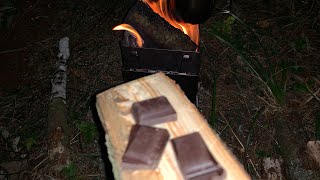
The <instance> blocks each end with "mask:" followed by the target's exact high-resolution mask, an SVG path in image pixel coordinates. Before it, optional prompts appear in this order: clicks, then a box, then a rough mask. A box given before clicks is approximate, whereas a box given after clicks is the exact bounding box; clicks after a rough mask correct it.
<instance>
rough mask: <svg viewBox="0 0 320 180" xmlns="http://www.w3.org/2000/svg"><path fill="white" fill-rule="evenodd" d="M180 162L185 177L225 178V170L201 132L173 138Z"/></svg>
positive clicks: (194, 178) (194, 179)
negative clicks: (208, 147) (213, 154)
mask: <svg viewBox="0 0 320 180" xmlns="http://www.w3.org/2000/svg"><path fill="white" fill-rule="evenodd" d="M172 144H173V148H174V150H175V153H176V157H177V160H178V164H179V167H180V170H181V172H182V174H183V175H184V177H185V179H188V180H189V179H192V180H211V179H224V177H225V173H224V170H223V168H222V167H221V166H219V164H218V163H217V161H216V160H215V159H214V158H213V157H212V155H211V154H210V152H209V150H208V149H207V146H206V144H205V143H204V141H203V140H202V138H201V136H200V134H199V133H197V132H196V133H192V134H188V135H185V136H182V137H178V138H175V139H173V140H172Z"/></svg>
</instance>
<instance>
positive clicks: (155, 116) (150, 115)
mask: <svg viewBox="0 0 320 180" xmlns="http://www.w3.org/2000/svg"><path fill="white" fill-rule="evenodd" d="M131 113H132V115H133V117H134V119H135V120H136V122H137V124H141V125H149V126H150V125H155V124H160V123H165V122H168V121H175V120H177V113H176V112H175V110H174V109H173V107H172V106H171V104H170V103H169V101H168V99H167V98H166V97H164V96H160V97H156V98H152V99H147V100H144V101H140V102H136V103H134V104H133V105H132V108H131Z"/></svg>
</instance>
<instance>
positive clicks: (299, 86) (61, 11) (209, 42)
mask: <svg viewBox="0 0 320 180" xmlns="http://www.w3.org/2000/svg"><path fill="white" fill-rule="evenodd" d="M8 2H14V1H8ZM17 2H19V1H15V3H11V4H10V3H7V4H0V7H9V9H10V8H11V9H10V10H7V11H6V13H7V14H6V17H4V16H3V14H4V13H3V12H5V10H3V9H2V8H0V15H1V16H0V20H1V28H0V132H1V135H0V179H2V178H3V179H44V178H48V179H50V177H49V176H48V175H47V174H48V172H47V170H48V160H47V159H48V149H47V128H46V127H47V124H48V123H47V116H48V114H47V112H48V104H49V102H50V95H51V94H50V92H51V81H50V80H51V78H52V76H53V74H54V71H55V63H56V60H57V54H58V42H59V39H61V38H63V37H65V36H68V37H69V38H70V52H71V57H70V60H69V61H68V84H67V104H68V125H69V128H70V131H71V133H70V134H71V137H69V139H70V142H69V148H70V150H71V160H72V162H73V163H71V165H70V166H69V167H67V168H66V169H65V173H66V176H67V177H70V178H71V179H113V178H112V172H111V166H110V164H109V162H108V161H107V154H106V148H105V147H104V134H103V133H104V132H103V131H102V130H101V126H100V124H99V120H97V119H96V117H95V116H94V111H95V110H94V104H93V103H92V102H93V99H94V97H95V95H96V94H97V93H98V92H101V91H102V90H105V89H108V88H110V87H112V86H115V85H118V84H121V83H122V82H123V80H122V76H121V73H120V72H121V53H120V48H119V42H120V40H121V35H122V34H121V33H119V32H114V31H112V28H113V27H114V26H116V25H119V24H121V21H122V19H123V18H124V16H125V15H126V12H127V11H128V9H129V8H130V5H131V3H132V1H130V0H127V1H126V0H123V1H121V2H122V3H119V1H115V0H112V1H107V0H105V1H104V0H94V1H89V0H82V1H78V2H72V1H51V0H44V1H39V0H30V1H23V2H21V3H17ZM263 2H266V1H261V2H260V1H255V2H254V3H253V2H251V1H244V0H242V1H237V2H234V4H233V10H232V14H233V15H234V16H232V15H230V14H217V15H216V16H214V17H212V18H211V19H209V20H208V21H207V22H206V23H205V24H203V25H201V45H200V52H201V72H200V87H199V106H198V108H199V110H200V111H201V112H202V114H203V115H204V116H205V117H206V118H207V119H208V121H209V122H210V123H211V124H213V123H212V122H215V123H214V129H215V130H216V131H217V133H218V134H219V135H220V137H221V138H222V140H224V141H225V142H226V144H227V146H228V147H229V148H230V150H231V151H232V152H233V153H234V154H235V156H236V157H237V158H238V160H239V161H240V162H241V163H242V164H243V165H244V167H245V169H246V170H247V171H248V173H249V174H250V175H251V176H252V177H253V178H254V179H263V178H264V177H265V174H264V173H263V159H264V158H266V157H273V158H277V157H281V153H280V152H279V147H278V142H277V141H276V138H275V126H274V124H275V122H276V121H277V120H278V119H279V118H280V117H285V121H286V122H287V126H288V127H289V129H290V130H291V131H292V133H293V134H295V135H297V136H298V137H299V139H298V141H299V144H301V148H303V147H304V146H305V144H306V143H307V142H308V141H310V140H315V139H316V133H317V131H316V127H315V126H316V125H315V124H316V123H315V122H316V121H320V108H319V107H320V61H319V60H320V53H319V52H320V17H319V13H320V4H319V2H317V1H313V2H312V1H310V2H309V3H307V2H301V4H299V5H295V6H293V5H292V4H290V3H289V2H291V1H288V0H287V1H284V0H282V1H278V2H277V3H272V2H271V1H270V3H263ZM7 9H8V8H7ZM235 17H236V18H235ZM237 18H239V20H237ZM4 19H5V20H8V21H7V23H6V22H5V21H3V20H4ZM217 36H219V37H228V38H227V39H224V38H221V39H218V38H217ZM228 43H229V45H228ZM230 45H231V46H230ZM232 47H233V48H232ZM244 52H245V53H246V54H250V57H252V59H254V62H255V64H261V66H262V69H263V70H261V69H259V70H257V69H255V68H253V69H252V68H250V67H248V64H246V62H245V61H244V59H245V58H243V57H241V54H243V53H244ZM239 54H240V55H239ZM254 70H257V71H258V72H257V73H254ZM264 75H266V76H268V77H269V79H268V80H269V81H264V80H263V78H262V79H261V78H259V77H260V76H264ZM214 80H215V81H214ZM319 126H320V125H319ZM318 133H320V132H318ZM318 140H319V139H318Z"/></svg>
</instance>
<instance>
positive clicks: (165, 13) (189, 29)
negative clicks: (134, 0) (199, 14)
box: [142, 0, 199, 45]
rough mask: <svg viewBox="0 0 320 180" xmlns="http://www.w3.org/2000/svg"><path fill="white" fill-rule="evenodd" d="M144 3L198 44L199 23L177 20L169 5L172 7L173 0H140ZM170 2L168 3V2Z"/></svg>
mask: <svg viewBox="0 0 320 180" xmlns="http://www.w3.org/2000/svg"><path fill="white" fill-rule="evenodd" d="M142 1H143V2H144V3H146V4H148V5H149V7H150V8H151V9H152V10H153V11H154V12H155V13H157V14H159V16H161V17H162V18H163V19H165V20H166V21H167V22H169V23H170V24H171V25H172V26H173V27H175V28H177V29H180V30H181V31H183V32H184V33H185V34H187V35H188V36H189V37H190V39H191V40H192V41H193V42H194V43H196V44H197V45H199V25H194V24H189V23H184V22H177V21H176V20H175V18H174V17H173V16H172V14H171V12H170V11H171V10H172V9H170V8H169V7H171V8H173V7H174V3H173V2H174V1H172V0H156V1H155V0H142ZM168 2H169V3H170V5H169V4H168Z"/></svg>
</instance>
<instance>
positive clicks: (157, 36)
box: [123, 1, 197, 51]
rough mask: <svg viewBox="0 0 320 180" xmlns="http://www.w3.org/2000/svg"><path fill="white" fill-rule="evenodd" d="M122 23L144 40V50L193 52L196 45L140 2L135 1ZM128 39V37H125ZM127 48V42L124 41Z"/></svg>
mask: <svg viewBox="0 0 320 180" xmlns="http://www.w3.org/2000/svg"><path fill="white" fill-rule="evenodd" d="M124 23H126V24H130V25H131V26H132V27H133V28H134V29H135V30H136V31H137V32H138V33H139V34H140V36H141V37H142V39H143V40H144V44H143V47H144V48H160V49H172V50H183V51H195V50H196V49H197V45H196V44H195V43H194V42H193V41H192V40H191V39H190V37H189V36H188V35H186V34H184V33H183V32H182V31H181V30H179V29H177V28H175V27H173V26H171V25H170V24H169V23H168V22H167V21H166V20H164V19H163V18H162V17H160V16H159V15H158V14H156V13H155V12H153V10H152V9H151V8H150V7H149V6H148V5H147V4H145V3H143V2H142V1H137V2H136V3H135V4H134V5H133V7H132V8H131V10H130V11H129V12H128V14H127V16H126V18H125V20H124ZM125 38H128V37H125ZM124 42H125V44H123V45H124V46H128V44H127V42H128V40H124Z"/></svg>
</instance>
